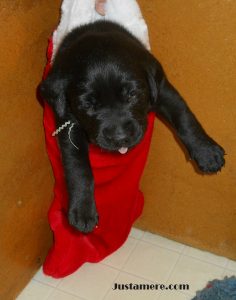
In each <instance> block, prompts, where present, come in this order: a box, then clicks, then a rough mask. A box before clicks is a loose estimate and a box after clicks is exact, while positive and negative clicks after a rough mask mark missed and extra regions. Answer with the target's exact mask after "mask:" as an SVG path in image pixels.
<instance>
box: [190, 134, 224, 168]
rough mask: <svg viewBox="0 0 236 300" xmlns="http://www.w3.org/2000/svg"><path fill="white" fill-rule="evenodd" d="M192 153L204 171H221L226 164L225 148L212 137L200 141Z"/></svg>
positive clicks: (192, 156)
mask: <svg viewBox="0 0 236 300" xmlns="http://www.w3.org/2000/svg"><path fill="white" fill-rule="evenodd" d="M190 155H191V158H192V159H194V160H195V161H196V163H197V165H198V167H199V169H200V170H201V171H202V172H204V173H215V172H217V171H220V170H221V168H222V167H223V166H224V164H225V159H224V155H225V151H224V149H223V148H222V147H221V146H219V145H218V144H217V143H215V142H214V141H213V140H211V139H206V140H205V141H203V142H201V143H199V145H198V146H197V147H195V148H194V150H193V151H192V152H191V154H190Z"/></svg>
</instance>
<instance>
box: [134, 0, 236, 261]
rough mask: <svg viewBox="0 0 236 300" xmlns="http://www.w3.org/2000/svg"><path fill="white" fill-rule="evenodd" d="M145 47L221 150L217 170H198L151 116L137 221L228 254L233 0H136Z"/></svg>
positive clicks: (234, 119) (235, 81) (234, 237)
mask: <svg viewBox="0 0 236 300" xmlns="http://www.w3.org/2000/svg"><path fill="white" fill-rule="evenodd" d="M139 3H140V5H141V7H142V10H143V13H144V16H145V18H146V20H147V22H148V25H149V30H150V38H151V46H152V51H153V53H154V54H155V56H156V57H158V58H159V60H160V61H161V63H162V64H163V66H164V69H165V70H166V72H167V74H168V77H169V79H170V80H171V81H172V83H173V84H174V85H175V86H176V87H177V89H178V90H179V91H180V93H181V94H182V95H183V96H184V98H185V99H186V101H187V102H188V104H189V106H190V107H191V109H192V110H193V111H194V113H195V114H196V115H197V117H198V119H199V120H200V121H201V123H202V124H203V126H204V128H205V129H206V130H207V132H208V133H209V134H210V135H211V136H212V137H214V139H216V141H217V142H218V143H220V144H222V145H223V147H224V148H225V150H226V153H227V156H226V167H225V168H224V169H223V171H222V172H221V173H219V174H217V175H212V176H207V175H205V176H203V175H201V174H198V173H197V172H196V171H195V169H194V167H193V165H192V164H191V163H190V162H188V161H187V160H186V156H185V154H184V152H183V151H182V149H181V146H180V145H179V144H178V143H177V141H176V140H175V138H174V137H173V134H172V133H171V132H170V130H168V128H167V127H166V126H165V125H163V123H161V122H160V121H157V122H156V127H155V132H154V137H153V141H152V147H151V152H150V156H149V161H148V164H147V168H146V171H145V174H144V177H143V180H142V190H143V191H144V193H145V199H146V202H145V208H144V213H143V215H142V217H141V218H140V220H139V221H138V222H137V223H136V225H137V226H139V227H141V228H145V229H147V230H150V231H152V232H156V233H159V234H161V235H163V236H166V237H169V238H172V239H174V240H177V241H180V242H183V243H186V244H189V245H193V246H195V247H199V248H202V249H207V250H209V251H212V252H214V253H217V254H221V255H225V256H228V257H230V258H234V259H236V99H235V98H236V38H235V37H236V2H235V1H227V0H225V1H224V0H221V1H216V0H188V1H187V0H186V1H183V0H165V1H161V0H149V1H145V0H140V1H139Z"/></svg>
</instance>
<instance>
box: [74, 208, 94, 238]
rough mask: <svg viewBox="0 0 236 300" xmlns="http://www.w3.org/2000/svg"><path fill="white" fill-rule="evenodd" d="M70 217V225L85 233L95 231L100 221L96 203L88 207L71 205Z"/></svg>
mask: <svg viewBox="0 0 236 300" xmlns="http://www.w3.org/2000/svg"><path fill="white" fill-rule="evenodd" d="M68 219H69V223H70V225H72V226H73V227H75V228H76V229H78V230H79V231H81V232H83V233H89V232H91V231H93V229H94V227H95V226H96V225H97V223H98V214H97V210H96V207H95V205H90V206H86V207H71V208H70V209H69V214H68Z"/></svg>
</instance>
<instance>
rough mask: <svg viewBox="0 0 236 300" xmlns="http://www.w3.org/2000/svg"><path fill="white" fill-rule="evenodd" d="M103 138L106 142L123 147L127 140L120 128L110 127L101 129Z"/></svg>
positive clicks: (125, 134)
mask: <svg viewBox="0 0 236 300" xmlns="http://www.w3.org/2000/svg"><path fill="white" fill-rule="evenodd" d="M103 136H104V137H105V139H106V140H107V141H108V142H111V143H115V144H117V145H118V146H124V145H126V144H127V143H128V141H129V138H128V135H127V133H126V132H125V130H124V129H123V128H122V127H118V126H112V127H106V128H104V129H103Z"/></svg>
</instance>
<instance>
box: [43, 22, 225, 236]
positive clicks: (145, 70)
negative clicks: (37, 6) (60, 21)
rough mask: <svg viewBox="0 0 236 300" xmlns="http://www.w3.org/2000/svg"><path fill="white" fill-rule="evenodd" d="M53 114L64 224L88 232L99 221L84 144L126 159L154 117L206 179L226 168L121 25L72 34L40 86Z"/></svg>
mask: <svg viewBox="0 0 236 300" xmlns="http://www.w3.org/2000/svg"><path fill="white" fill-rule="evenodd" d="M40 91H41V95H42V96H43V98H44V99H45V100H46V101H48V103H49V104H50V105H51V107H52V108H53V110H54V112H55V116H56V122H57V126H61V125H62V124H64V123H65V122H66V121H68V120H69V121H71V122H72V123H74V127H73V128H72V130H71V133H70V138H71V140H72V141H73V143H74V144H75V145H77V147H78V148H79V152H78V150H77V149H76V147H75V146H74V145H73V144H72V143H71V141H70V139H69V136H68V130H62V131H61V132H60V133H59V134H58V139H59V145H60V149H61V153H62V160H63V165H64V171H65V177H66V182H67V187H68V193H69V212H68V218H69V223H70V224H71V225H72V226H74V227H76V228H77V229H78V230H80V231H81V232H84V233H86V232H90V231H92V230H93V228H94V227H95V225H96V224H97V221H98V214H97V211H96V206H95V201H94V182H93V175H92V171H91V167H90V162H89V157H88V145H89V143H94V144H96V145H98V146H100V147H101V148H103V149H105V150H108V151H119V152H120V153H122V154H124V153H125V152H127V151H128V150H129V149H130V148H132V147H134V146H135V145H137V144H138V143H139V142H140V141H141V139H142V137H143V135H144V133H145V130H146V126H147V114H148V112H150V111H154V112H155V113H156V114H157V115H160V116H161V117H163V118H164V119H165V120H166V121H167V122H168V123H169V124H170V125H171V126H172V127H173V128H174V130H175V132H176V134H177V136H178V137H179V139H180V140H181V141H182V143H183V144H184V145H185V147H186V148H187V151H188V153H189V156H190V158H191V159H193V160H195V161H196V163H197V165H198V167H199V169H200V170H201V171H202V172H205V173H214V172H217V171H219V170H220V169H221V167H222V166H223V165H224V150H223V148H222V147H221V146H219V145H218V144H217V143H216V142H215V141H214V140H213V139H212V138H211V137H209V136H208V135H207V133H206V132H205V131H204V129H203V128H202V126H201V125H200V124H199V122H198V121H197V119H196V117H195V116H194V114H193V113H192V112H191V111H190V109H189V107H188V106H187V104H186V103H185V101H184V100H183V98H182V97H181V96H180V94H179V93H178V92H177V91H176V89H175V88H174V87H173V86H172V85H171V83H170V82H169V81H168V79H167V77H166V75H165V73H164V71H163V68H162V66H161V65H160V63H159V62H158V61H157V59H156V58H154V57H153V55H152V54H151V53H150V52H149V51H147V50H146V49H145V47H144V46H143V45H142V43H141V42H140V41H139V40H137V39H136V38H135V37H134V36H133V35H132V34H130V33H129V32H128V31H127V30H126V29H124V28H123V27H122V26H120V25H118V24H115V23H113V22H109V21H97V22H95V23H92V24H88V25H84V26H81V27H79V28H76V29H74V30H73V31H72V32H70V33H69V34H68V35H67V36H66V37H65V39H64V40H63V42H62V43H61V46H60V47H59V50H58V51H57V53H56V56H55V59H54V61H53V65H52V68H51V71H50V73H49V75H48V77H47V78H46V80H44V81H43V82H42V83H41V85H40Z"/></svg>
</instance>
